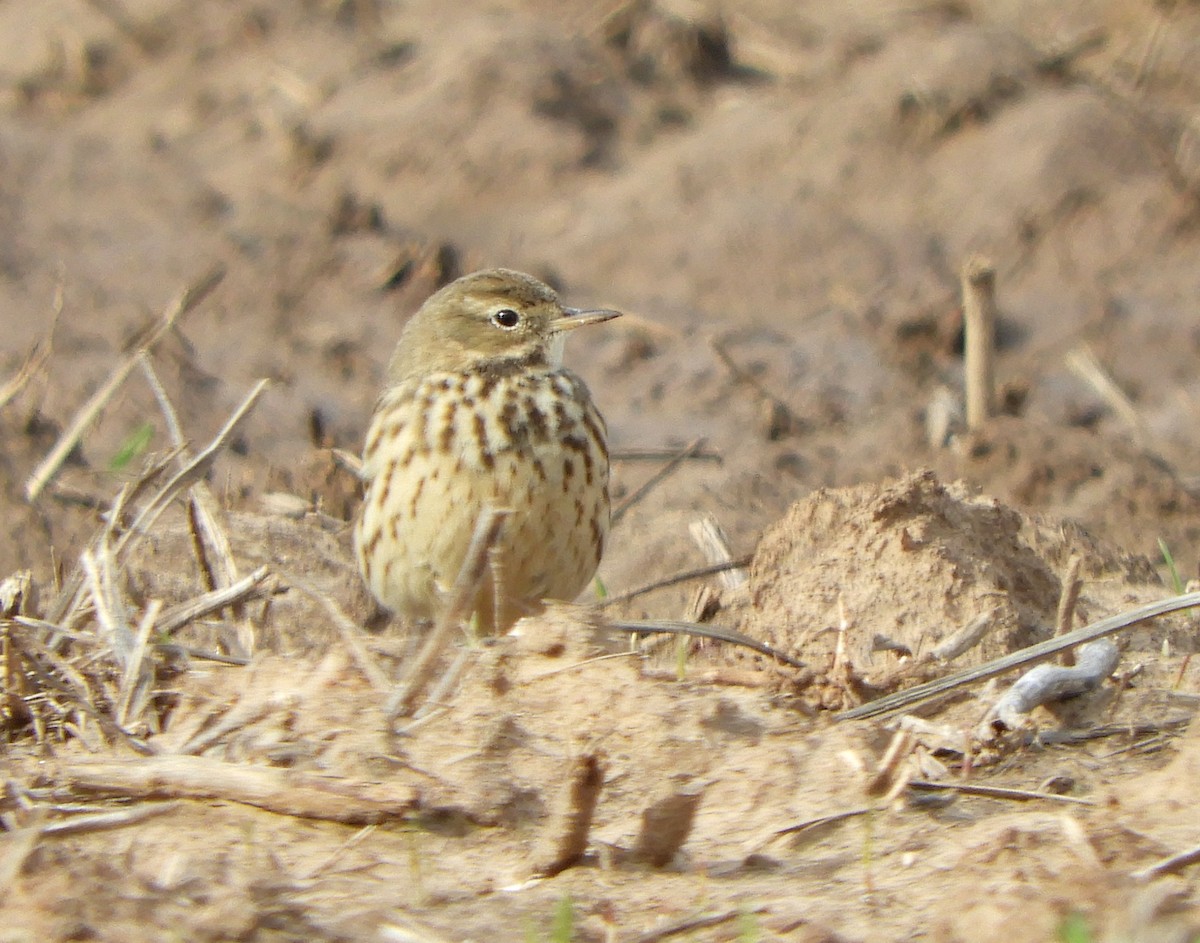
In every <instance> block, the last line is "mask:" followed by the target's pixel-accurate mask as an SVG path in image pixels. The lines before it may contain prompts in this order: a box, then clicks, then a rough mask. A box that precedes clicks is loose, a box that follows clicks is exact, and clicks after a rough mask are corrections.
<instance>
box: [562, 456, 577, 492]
mask: <svg viewBox="0 0 1200 943" xmlns="http://www.w3.org/2000/svg"><path fill="white" fill-rule="evenodd" d="M574 477H575V461H574V459H572V458H571V456H570V455H568V456H567V457H566V458H564V459H563V473H562V483H563V494H568V493H569V492H570V490H571V479H572V478H574Z"/></svg>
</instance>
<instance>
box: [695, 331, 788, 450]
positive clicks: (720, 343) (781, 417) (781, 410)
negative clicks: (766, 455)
mask: <svg viewBox="0 0 1200 943" xmlns="http://www.w3.org/2000/svg"><path fill="white" fill-rule="evenodd" d="M729 340H730V336H729V335H724V336H721V337H714V338H713V339H712V340H711V341H710V342H709V346H711V347H712V350H713V353H714V354H716V355H717V359H718V360H720V361H721V363H722V364H723V365H724V367H725V369H726V370H728V371H729V375H730V376H731V377H733V379H734V381H735V382H737V383H743V384H745V385H746V386H748V387H750V389H752V390H754V392H755V393H757V394H758V395H759V397H760V398H761V399H762V401H763V402H764V403H766V404H767V405H768V406H769V407H770V409H771V410H772V415H773V418H772V423H771V424H772V426H773V427H777V428H779V429H781V430H788V431H791V430H796V429H800V428H801V427H802V426H803V423H802V422H801V420H800V419H798V418H797V416H796V414H795V413H794V412H793V411H792V407H791V406H789V405H788V404H787V403H785V402H784V401H783V400H782V399H780V398H779V397H778V396H776V395H775V394H774V393H772V392H771V391H770V390H769V389H767V387H766V384H764V383H763V382H762V381H761V380H760V379H759V378H758V377H756V376H755V375H754V374H753V373H751V372H750V371H749V370H747V369H745V368H744V367H742V366H741V365H740V364H739V363H738V362H737V361H736V360H734V359H733V355H732V354H730V353H729V348H728V346H727V345H728V343H729ZM775 417H777V418H775Z"/></svg>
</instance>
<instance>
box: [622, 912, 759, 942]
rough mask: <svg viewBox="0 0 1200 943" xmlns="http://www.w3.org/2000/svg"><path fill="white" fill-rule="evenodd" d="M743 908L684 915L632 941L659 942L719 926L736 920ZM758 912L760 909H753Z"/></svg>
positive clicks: (741, 913)
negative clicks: (716, 912)
mask: <svg viewBox="0 0 1200 943" xmlns="http://www.w3.org/2000/svg"><path fill="white" fill-rule="evenodd" d="M745 912H746V911H744V910H740V909H739V910H725V911H722V912H721V913H718V914H705V915H703V916H700V917H685V918H684V919H683V920H677V921H675V922H674V923H670V924H668V925H667V926H665V927H660V928H659V929H657V930H650V931H648V932H647V933H643V934H642V935H641V936H637V937H634V938H633V943H659V941H660V940H668V939H670V938H671V937H673V936H681V935H682V934H684V933H691V932H693V931H695V930H704V929H707V928H708V927H719V926H720V925H721V924H723V923H729V921H731V920H736V919H737V918H738V917H740V916H742V915H743V914H744V913H745ZM754 912H755V913H758V912H760V911H754Z"/></svg>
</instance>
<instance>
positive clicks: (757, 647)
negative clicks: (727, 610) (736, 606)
mask: <svg viewBox="0 0 1200 943" xmlns="http://www.w3.org/2000/svg"><path fill="white" fill-rule="evenodd" d="M605 625H606V626H608V627H609V628H610V629H616V630H617V631H619V632H632V633H635V634H638V635H653V634H655V633H659V632H667V633H669V634H672V635H690V636H692V637H694V638H707V639H713V640H714V641H717V642H728V643H729V644H730V645H740V646H742V647H743V648H749V649H752V650H753V651H756V652H758V653H759V654H760V655H768V656H770V657H771V658H775V659H778V660H779V661H781V662H783V663H784V664H785V665H791V666H792V667H793V668H803V667H805V664H804V662H802V661H800V660H799V659H798V658H793V657H792V656H791V655H788V654H786V653H785V652H781V651H779V650H778V649H776V648H772V647H771V646H770V645H767V644H766V643H765V642H760V641H759V640H758V639H753V638H750V636H748V635H743V634H742V633H741V632H737V631H735V630H733V629H726V628H723V627H721V626H719V625H702V624H700V623H699V622H671V621H632V622H606V623H605Z"/></svg>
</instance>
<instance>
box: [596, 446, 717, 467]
mask: <svg viewBox="0 0 1200 943" xmlns="http://www.w3.org/2000/svg"><path fill="white" fill-rule="evenodd" d="M678 454H679V450H678V449H613V450H612V452H611V453H609V458H611V459H612V460H613V461H614V462H665V461H669V460H670V459H673V458H674V457H675V456H676V455H678ZM687 461H689V462H717V463H718V464H720V463H721V462H723V461H724V458H723V457H722V456H721V453H720V452H716V451H712V450H709V449H697V450H696V451H695V452H693V453H691V454H690V455H688V457H687Z"/></svg>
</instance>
